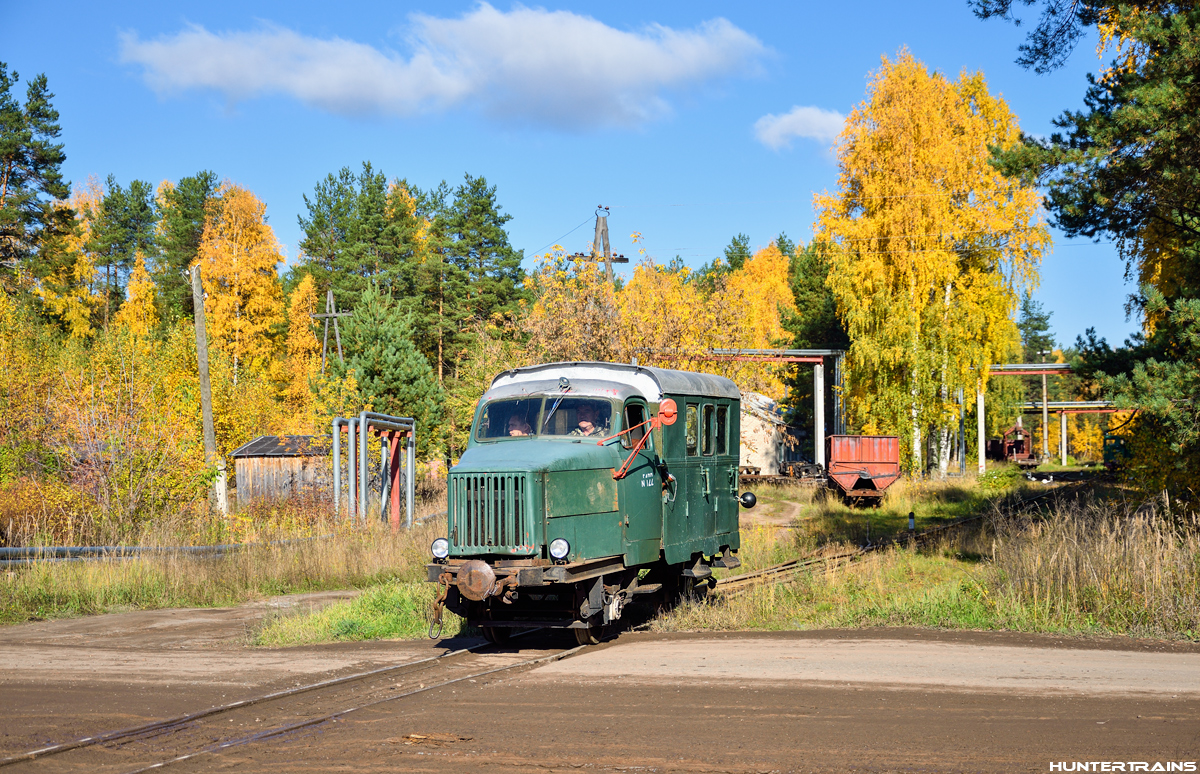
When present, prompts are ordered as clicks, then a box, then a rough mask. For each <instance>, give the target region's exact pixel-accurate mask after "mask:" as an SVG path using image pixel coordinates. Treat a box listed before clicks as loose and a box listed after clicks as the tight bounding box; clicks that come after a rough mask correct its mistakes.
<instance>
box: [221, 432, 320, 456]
mask: <svg viewBox="0 0 1200 774" xmlns="http://www.w3.org/2000/svg"><path fill="white" fill-rule="evenodd" d="M328 453H329V440H328V439H327V438H325V437H324V436H316V435H260V436H259V437H257V438H255V439H254V440H253V441H250V442H249V443H245V444H242V445H241V446H239V447H238V448H236V449H234V450H233V453H232V454H230V455H229V456H230V457H232V458H234V459H246V458H247V457H320V456H322V455H325V454H328Z"/></svg>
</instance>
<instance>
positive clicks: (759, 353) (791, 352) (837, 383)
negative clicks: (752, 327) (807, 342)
mask: <svg viewBox="0 0 1200 774" xmlns="http://www.w3.org/2000/svg"><path fill="white" fill-rule="evenodd" d="M709 351H710V352H711V353H712V354H710V355H707V356H700V357H697V358H696V359H698V360H699V359H705V360H732V361H739V362H747V363H811V364H812V367H813V425H814V427H813V462H815V463H816V464H818V465H820V466H821V467H825V462H826V460H825V358H828V357H832V358H834V361H833V378H834V390H833V435H845V433H846V410H845V409H846V405H845V398H844V396H843V395H842V372H843V369H842V361H843V360H844V359H845V357H846V350H844V349H712V350H709Z"/></svg>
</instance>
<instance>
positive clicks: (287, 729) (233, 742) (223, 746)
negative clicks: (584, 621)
mask: <svg viewBox="0 0 1200 774" xmlns="http://www.w3.org/2000/svg"><path fill="white" fill-rule="evenodd" d="M587 647H591V646H590V645H576V646H575V647H573V648H568V649H567V650H564V651H561V652H559V653H552V654H550V655H549V656H540V657H538V658H534V659H529V660H528V661H521V662H518V663H516V664H508V665H507V666H502V667H496V668H494V669H488V670H486V671H483V672H475V673H474V674H469V675H463V676H462V677H456V678H454V679H453V680H445V681H443V682H440V683H434V684H432V685H426V686H423V687H420V688H413V689H411V690H409V691H405V692H404V693H400V694H396V695H395V696H388V697H387V698H383V699H376V700H375V701H371V702H367V703H366V704H361V705H359V706H357V707H350V708H349V709H344V710H339V711H337V712H331V713H329V714H327V715H322V716H320V717H315V718H308V719H306V720H301V721H298V722H296V723H289V724H287V725H284V726H278V727H276V728H269V729H265V730H263V731H259V732H257V733H254V734H250V735H249V736H244V737H241V738H238V739H230V740H227V741H224V742H221V743H219V744H215V745H212V746H210V747H206V748H204V749H203V750H197V751H195V752H191V753H187V754H185V755H180V756H177V757H175V758H171V759H169V760H165V761H159V762H158V763H152V764H150V765H149V766H143V767H142V768H140V769H133V770H132V771H130V772H127V774H144V772H147V771H157V770H159V769H162V768H165V767H167V766H170V765H171V764H172V763H182V762H183V761H187V760H192V759H194V758H198V757H200V756H202V755H208V754H210V753H218V752H221V751H222V750H227V749H229V748H231V747H240V746H242V745H247V744H253V743H255V742H261V741H264V740H267V739H270V738H272V737H276V736H282V735H283V734H287V733H291V732H292V731H299V730H301V729H304V728H308V727H310V726H316V725H320V724H321V723H327V722H329V721H331V720H337V719H338V718H342V717H345V716H346V715H349V714H351V713H353V712H358V711H359V710H364V709H369V708H371V707H376V706H378V705H380V704H386V703H387V702H390V701H397V700H399V699H406V698H408V697H410V696H415V695H417V694H419V693H425V692H427V691H432V690H434V689H435V688H444V687H446V686H448V685H454V684H455V683H461V682H463V681H464V680H475V679H478V678H480V677H486V676H488V675H494V674H496V673H498V672H506V671H508V670H510V669H518V668H520V667H527V666H533V665H534V664H541V663H543V662H546V661H559V660H562V659H564V658H566V657H567V656H570V655H572V654H574V653H578V652H579V651H581V650H583V649H584V648H587Z"/></svg>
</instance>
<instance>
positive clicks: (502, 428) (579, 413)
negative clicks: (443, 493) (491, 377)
mask: <svg viewBox="0 0 1200 774" xmlns="http://www.w3.org/2000/svg"><path fill="white" fill-rule="evenodd" d="M614 416H615V412H614V411H613V403H612V401H609V400H607V399H605V398H588V397H575V396H571V395H544V396H540V395H539V396H533V397H528V398H504V399H500V400H494V401H491V402H490V403H488V404H487V405H486V406H484V407H483V411H482V412H480V414H479V424H478V426H477V427H476V428H475V440H477V441H496V440H499V439H501V438H535V437H539V436H540V437H544V438H545V437H563V438H569V437H580V438H596V439H597V440H599V439H600V438H605V437H607V436H610V435H612V434H613V417H614Z"/></svg>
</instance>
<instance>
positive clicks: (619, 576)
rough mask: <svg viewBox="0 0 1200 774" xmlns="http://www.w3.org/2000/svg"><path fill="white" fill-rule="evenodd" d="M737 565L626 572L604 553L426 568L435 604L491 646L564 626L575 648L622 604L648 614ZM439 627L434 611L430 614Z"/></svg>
mask: <svg viewBox="0 0 1200 774" xmlns="http://www.w3.org/2000/svg"><path fill="white" fill-rule="evenodd" d="M740 564H741V562H740V561H739V560H738V558H737V555H736V553H734V552H731V551H730V550H729V549H728V548H723V549H722V553H721V554H719V555H717V556H715V557H712V558H711V559H706V558H705V557H703V556H696V557H695V561H694V562H692V563H690V564H682V565H669V564H667V563H666V561H664V560H659V561H658V562H655V563H653V564H649V565H643V566H640V567H626V566H625V564H624V560H623V557H621V556H610V557H604V558H601V559H590V560H585V561H580V562H573V563H570V564H553V563H550V562H548V561H547V560H542V559H518V560H513V559H496V560H491V561H485V560H483V559H448V560H445V561H444V562H442V563H434V564H430V565H428V566H427V569H428V577H429V580H430V581H432V582H436V583H438V584H439V589H440V593H439V596H438V600H439V601H438V603H435V607H440V606H441V605H444V606H445V607H446V608H448V609H449V610H450V611H451V612H453V613H454V614H456V615H458V616H460V617H462V618H464V619H466V621H467V622H468V623H469V624H470V625H472V626H478V627H480V628H481V629H482V630H483V633H484V636H485V637H486V638H487V639H488V640H491V641H493V642H502V641H504V640H507V639H508V637H509V636H510V635H511V633H512V632H513V630H515V629H522V628H533V627H542V628H556V629H571V630H572V631H573V632H574V633H575V637H576V639H577V640H578V641H579V642H580V644H586V643H596V642H599V641H600V639H601V638H602V637H603V636H604V634H605V632H606V630H607V629H608V628H609V627H612V626H614V625H615V624H616V622H617V621H619V620H620V619H621V617H622V615H623V614H624V612H625V609H626V608H627V607H628V606H637V607H640V608H643V609H647V608H649V609H651V610H652V609H655V608H657V607H660V606H662V605H664V604H668V603H670V602H671V601H673V600H675V599H677V598H679V596H680V595H681V594H685V593H696V594H702V593H705V592H706V591H707V589H708V586H709V584H710V583H711V582H712V580H711V579H712V568H713V567H726V568H733V567H737V566H739V565H740ZM434 615H435V621H437V622H440V609H438V610H436V611H435V614H434Z"/></svg>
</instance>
